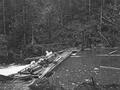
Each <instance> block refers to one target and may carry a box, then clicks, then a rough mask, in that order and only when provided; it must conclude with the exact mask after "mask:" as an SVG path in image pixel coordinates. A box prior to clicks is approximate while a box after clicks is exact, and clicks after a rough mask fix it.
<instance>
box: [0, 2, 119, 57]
mask: <svg viewBox="0 0 120 90" xmlns="http://www.w3.org/2000/svg"><path fill="white" fill-rule="evenodd" d="M1 2H2V1H1ZM119 4H120V1H119V0H9V1H5V3H4V4H3V2H2V3H1V4H0V5H1V6H4V7H3V8H4V10H5V17H6V18H5V22H4V23H5V25H6V26H5V27H3V19H2V17H3V14H4V12H3V8H2V9H0V11H1V12H2V13H1V14H0V17H1V18H0V20H1V23H2V24H0V28H1V30H0V32H1V34H3V32H4V28H5V30H6V35H7V37H8V38H7V41H8V42H7V46H8V50H13V51H14V52H15V53H20V52H21V51H22V52H24V54H25V50H26V48H27V47H28V46H30V45H31V46H32V45H36V44H39V45H41V44H51V43H64V44H66V45H67V46H72V47H73V46H76V43H77V44H84V46H85V47H88V46H91V45H93V46H95V45H97V44H98V43H103V44H104V45H107V46H108V45H109V46H118V45H119V38H120V37H119V36H120V35H119V34H120V33H119V28H120V27H119V23H120V12H119V9H120V6H119ZM83 32H84V35H83ZM77 46H78V45H77ZM44 47H45V46H44ZM23 56H24V55H23ZM25 56H26V55H25Z"/></svg>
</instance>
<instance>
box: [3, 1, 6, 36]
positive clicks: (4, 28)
mask: <svg viewBox="0 0 120 90" xmlns="http://www.w3.org/2000/svg"><path fill="white" fill-rule="evenodd" d="M3 30H4V34H5V35H6V24H5V0H3Z"/></svg>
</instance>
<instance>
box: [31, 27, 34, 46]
mask: <svg viewBox="0 0 120 90" xmlns="http://www.w3.org/2000/svg"><path fill="white" fill-rule="evenodd" d="M31 44H32V45H33V44H34V34H33V26H32V41H31Z"/></svg>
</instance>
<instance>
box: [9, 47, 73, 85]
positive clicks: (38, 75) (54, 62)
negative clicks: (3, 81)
mask: <svg viewBox="0 0 120 90" xmlns="http://www.w3.org/2000/svg"><path fill="white" fill-rule="evenodd" d="M71 54H72V50H71V49H70V50H65V51H63V52H58V53H52V54H51V55H49V56H46V57H41V58H39V59H38V61H33V63H32V64H30V65H29V66H28V67H27V68H24V69H23V70H21V71H19V72H18V73H16V74H13V75H10V77H13V78H14V79H20V80H30V81H31V82H30V85H37V82H38V81H40V80H41V79H43V78H47V77H49V76H51V72H52V71H53V70H54V68H55V67H57V66H58V65H59V64H60V63H61V62H62V61H64V60H65V59H66V58H67V57H69V56H70V55H71Z"/></svg>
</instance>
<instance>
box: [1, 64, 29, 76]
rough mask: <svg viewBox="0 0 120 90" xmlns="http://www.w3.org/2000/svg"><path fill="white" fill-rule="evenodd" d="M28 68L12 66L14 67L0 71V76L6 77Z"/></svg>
mask: <svg viewBox="0 0 120 90" xmlns="http://www.w3.org/2000/svg"><path fill="white" fill-rule="evenodd" d="M28 66H29V64H28V65H21V66H20V65H14V66H9V67H5V68H2V69H0V74H1V75H4V76H8V75H11V74H15V73H17V72H19V71H20V70H22V69H24V68H26V67H28Z"/></svg>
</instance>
